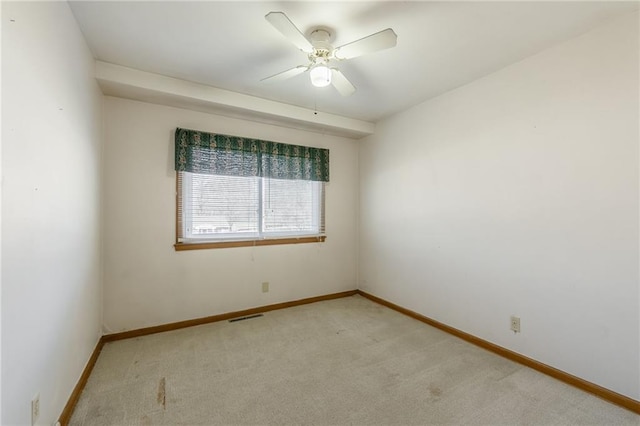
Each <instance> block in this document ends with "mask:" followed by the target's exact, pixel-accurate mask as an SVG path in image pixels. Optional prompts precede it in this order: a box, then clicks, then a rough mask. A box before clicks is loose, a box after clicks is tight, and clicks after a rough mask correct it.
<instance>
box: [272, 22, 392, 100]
mask: <svg viewBox="0 0 640 426" xmlns="http://www.w3.org/2000/svg"><path fill="white" fill-rule="evenodd" d="M265 19H266V20H267V21H268V22H269V23H270V24H271V25H273V26H274V28H275V29H277V30H278V31H279V32H280V33H281V34H282V35H284V36H285V37H286V38H287V39H288V40H289V41H290V42H291V43H293V44H294V45H295V46H296V47H297V48H298V49H300V50H302V51H303V52H305V53H307V57H308V58H309V63H308V64H307V65H298V66H296V67H294V68H291V69H289V70H286V71H283V72H280V73H278V74H275V75H272V76H270V77H267V78H264V79H262V80H261V81H270V82H271V81H281V80H285V79H288V78H291V77H294V76H296V75H298V74H302V73H304V72H307V71H309V72H310V77H311V83H312V84H313V85H314V86H316V87H324V86H328V85H329V84H333V86H334V87H335V88H336V90H337V91H338V92H339V93H340V94H341V95H343V96H349V95H351V94H353V93H354V92H355V91H356V88H355V86H354V85H353V84H351V82H350V81H349V80H348V79H347V78H346V77H345V76H344V74H342V72H340V70H339V69H338V68H337V66H333V62H339V61H344V60H347V59H351V58H355V57H358V56H362V55H365V54H367V53H373V52H376V51H379V50H383V49H388V48H390V47H394V46H395V45H396V41H397V36H396V33H395V32H393V30H392V29H391V28H387V29H386V30H382V31H379V32H377V33H375V34H371V35H369V36H366V37H363V38H361V39H359V40H356V41H353V42H351V43H347V44H344V45H342V46H338V47H333V45H332V44H331V41H332V37H333V35H334V34H333V33H332V30H330V29H328V28H327V27H315V28H312V29H311V30H310V32H309V36H308V37H305V36H304V35H303V34H302V33H301V32H300V30H299V29H298V28H297V27H296V26H295V25H294V24H293V22H291V20H289V18H288V17H287V15H285V14H284V13H283V12H269V13H268V14H267V15H265Z"/></svg>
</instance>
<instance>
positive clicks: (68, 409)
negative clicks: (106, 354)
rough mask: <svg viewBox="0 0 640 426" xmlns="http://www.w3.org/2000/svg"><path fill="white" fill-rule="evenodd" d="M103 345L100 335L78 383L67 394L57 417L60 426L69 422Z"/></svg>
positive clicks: (64, 425)
mask: <svg viewBox="0 0 640 426" xmlns="http://www.w3.org/2000/svg"><path fill="white" fill-rule="evenodd" d="M103 346H104V340H103V338H102V337H100V340H98V343H97V344H96V347H95V348H94V349H93V353H92V354H91V357H89V361H88V362H87V365H85V367H84V370H83V371H82V375H81V376H80V379H79V380H78V383H76V386H75V387H74V388H73V391H72V392H71V396H69V399H68V400H67V404H66V405H65V406H64V409H63V410H62V414H60V418H58V422H59V423H60V425H61V426H67V425H68V424H69V420H71V415H72V414H73V410H74V409H75V408H76V404H77V403H78V399H80V394H81V393H82V390H83V389H84V387H85V385H86V384H87V380H89V375H91V371H92V370H93V367H94V366H95V365H96V361H97V360H98V355H100V351H101V350H102V347H103Z"/></svg>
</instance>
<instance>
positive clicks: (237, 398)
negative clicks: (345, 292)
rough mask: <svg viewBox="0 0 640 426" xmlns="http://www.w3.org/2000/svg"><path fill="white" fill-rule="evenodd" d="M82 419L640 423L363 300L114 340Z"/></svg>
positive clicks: (77, 420)
mask: <svg viewBox="0 0 640 426" xmlns="http://www.w3.org/2000/svg"><path fill="white" fill-rule="evenodd" d="M71 424H72V425H125V424H131V425H152V424H165V425H197V424H198V425H203V424H208V425H217V424H270V425H287V424H314V425H344V424H353V425H373V424H384V425H391V424H407V425H408V424H421V425H426V424H481V425H498V424H504V425H514V424H527V425H533V424H540V425H550V424H557V425H568V424H576V425H586V424H594V425H623V424H624V425H639V424H640V416H638V415H635V414H634V413H632V412H630V411H627V410H625V409H623V408H620V407H617V406H615V405H612V404H609V403H607V402H605V401H603V400H600V399H599V398H597V397H594V396H592V395H589V394H587V393H584V392H582V391H579V390H577V389H575V388H572V387H570V386H568V385H565V384H564V383H561V382H558V381H556V380H554V379H552V378H549V377H547V376H545V375H543V374H540V373H537V372H535V371H533V370H531V369H529V368H526V367H523V366H521V365H519V364H515V363H513V362H511V361H508V360H506V359H503V358H501V357H499V356H497V355H494V354H492V353H489V352H487V351H485V350H483V349H480V348H477V347H475V346H473V345H470V344H468V343H466V342H463V341H461V340H459V339H457V338H455V337H452V336H449V335H448V334H446V333H444V332H441V331H439V330H437V329H434V328H431V327H429V326H427V325H425V324H423V323H421V322H418V321H416V320H413V319H411V318H408V317H406V316H404V315H402V314H399V313H397V312H395V311H392V310H390V309H387V308H384V307H382V306H380V305H378V304H376V303H373V302H371V301H369V300H367V299H364V298H363V297H360V296H353V297H347V298H343V299H337V300H332V301H326V302H319V303H314V304H310V305H305V306H299V307H295V308H289V309H285V310H280V311H273V312H268V313H265V314H264V316H263V317H260V318H254V319H247V320H244V321H239V322H233V323H230V322H226V321H225V322H219V323H214V324H208V325H203V326H198V327H192V328H188V329H183V330H178V331H173V332H168V333H161V334H155V335H151V336H146V337H141V338H136V339H129V340H122V341H118V342H114V343H109V344H106V345H105V347H104V349H103V351H102V353H101V355H100V357H99V359H98V362H97V364H96V366H95V369H94V370H93V373H92V375H91V377H90V379H89V381H88V383H87V386H86V387H85V390H84V392H83V393H82V396H81V398H80V400H79V402H78V404H77V406H76V409H75V412H74V414H73V417H72V419H71Z"/></svg>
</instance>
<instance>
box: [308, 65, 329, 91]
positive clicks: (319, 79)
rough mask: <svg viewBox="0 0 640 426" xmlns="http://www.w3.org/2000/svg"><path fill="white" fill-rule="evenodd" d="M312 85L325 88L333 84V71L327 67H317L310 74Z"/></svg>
mask: <svg viewBox="0 0 640 426" xmlns="http://www.w3.org/2000/svg"><path fill="white" fill-rule="evenodd" d="M309 75H310V76H311V84H313V85H314V86H315V87H325V86H328V85H329V84H331V70H330V69H329V67H327V66H326V65H317V66H315V67H313V68H311V71H310V72H309Z"/></svg>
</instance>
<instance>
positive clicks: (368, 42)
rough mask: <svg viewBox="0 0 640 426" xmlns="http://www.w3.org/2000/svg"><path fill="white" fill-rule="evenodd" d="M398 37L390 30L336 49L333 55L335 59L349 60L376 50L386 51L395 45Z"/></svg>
mask: <svg viewBox="0 0 640 426" xmlns="http://www.w3.org/2000/svg"><path fill="white" fill-rule="evenodd" d="M397 40H398V36H397V35H396V33H394V32H393V30H392V29H391V28H387V29H386V30H382V31H380V32H377V33H375V34H371V35H370V36H367V37H364V38H361V39H360V40H356V41H352V42H351V43H347V44H344V45H342V46H340V47H336V49H335V50H334V52H333V55H334V56H335V57H336V58H337V59H351V58H355V57H358V56H362V55H365V54H367V53H372V52H377V51H378V50H384V49H388V48H390V47H393V46H395V45H396V42H397Z"/></svg>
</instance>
